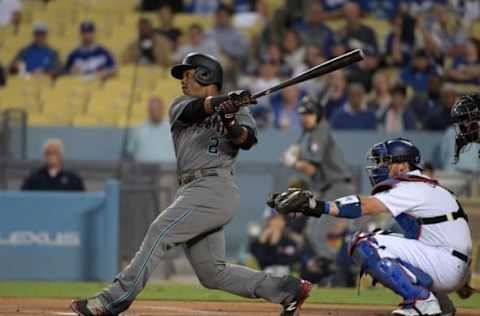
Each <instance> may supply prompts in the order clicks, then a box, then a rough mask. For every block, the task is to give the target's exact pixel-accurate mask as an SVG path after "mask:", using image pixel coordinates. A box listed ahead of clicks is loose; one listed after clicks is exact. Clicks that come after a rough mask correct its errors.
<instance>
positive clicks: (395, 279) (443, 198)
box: [269, 138, 472, 316]
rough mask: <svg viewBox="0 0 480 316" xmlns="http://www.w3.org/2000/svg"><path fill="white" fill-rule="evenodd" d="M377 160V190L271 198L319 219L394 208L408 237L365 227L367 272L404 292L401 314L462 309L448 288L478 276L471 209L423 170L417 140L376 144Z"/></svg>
mask: <svg viewBox="0 0 480 316" xmlns="http://www.w3.org/2000/svg"><path fill="white" fill-rule="evenodd" d="M369 158H370V159H371V160H372V161H374V162H375V165H374V166H371V167H369V168H367V170H368V172H369V176H370V180H371V181H372V184H374V185H375V186H374V187H373V190H372V195H371V196H364V197H360V196H356V195H350V196H346V197H343V198H340V199H337V200H335V201H333V202H330V201H320V200H316V199H315V198H314V196H313V194H312V193H311V192H309V191H305V190H289V191H286V192H283V193H281V194H273V195H272V198H271V199H270V200H269V204H271V205H274V206H275V207H276V209H277V210H278V211H279V212H281V213H283V214H287V213H293V212H298V211H299V212H301V213H303V214H305V215H309V216H316V217H320V216H322V215H323V214H328V215H331V216H336V217H344V218H358V217H360V216H362V215H375V214H379V213H385V212H389V213H391V214H392V216H394V217H395V220H396V221H397V223H398V224H399V225H400V226H401V227H402V229H403V231H404V235H403V236H402V235H399V234H393V233H388V232H383V231H376V232H372V233H357V234H356V236H355V237H354V238H353V240H352V242H351V245H350V254H351V255H352V256H353V258H354V260H356V261H357V262H358V263H359V264H360V266H361V268H362V270H363V271H364V272H365V273H367V274H369V275H371V276H372V278H373V279H374V280H375V281H377V282H380V283H381V284H383V285H384V286H386V287H388V288H390V289H391V290H393V291H394V292H395V293H397V294H398V295H400V296H402V297H403V299H404V302H403V303H402V304H401V307H400V308H399V309H397V310H395V311H394V312H393V314H394V315H400V316H417V315H424V316H426V315H439V314H441V313H444V314H447V313H454V311H455V308H454V306H453V304H452V303H451V301H450V300H449V299H448V296H447V294H448V293H449V292H452V291H456V290H459V289H461V288H463V287H465V286H466V284H467V282H468V279H469V276H470V271H469V267H470V262H471V255H472V240H471V234H470V229H469V227H468V217H467V215H466V214H465V213H464V211H463V209H462V206H461V205H460V204H459V203H458V201H457V200H456V198H455V196H454V195H453V194H452V193H451V192H450V191H448V190H447V189H445V188H444V187H442V186H441V185H440V184H439V183H438V182H437V181H436V180H433V179H431V178H429V177H427V176H426V175H424V174H423V173H422V171H421V168H420V167H419V164H420V151H419V150H418V148H417V147H416V146H415V145H414V144H413V143H412V142H410V141H409V140H407V139H405V138H395V139H391V140H388V141H386V142H384V143H379V144H376V145H374V146H373V147H372V148H371V150H370V152H369ZM439 301H440V302H439ZM447 305H448V306H447ZM440 306H442V307H443V308H442V309H443V310H442V309H441V307H440ZM448 309H449V310H448Z"/></svg>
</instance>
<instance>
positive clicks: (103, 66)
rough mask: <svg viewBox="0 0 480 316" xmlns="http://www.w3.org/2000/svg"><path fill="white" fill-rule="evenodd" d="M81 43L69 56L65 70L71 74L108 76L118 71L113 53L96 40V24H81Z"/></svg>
mask: <svg viewBox="0 0 480 316" xmlns="http://www.w3.org/2000/svg"><path fill="white" fill-rule="evenodd" d="M80 35H81V43H80V46H79V47H77V48H76V49H74V50H73V51H72V52H71V53H70V54H69V55H68V58H67V63H66V65H65V72H67V73H70V74H78V75H87V76H97V77H99V78H108V77H110V76H112V75H114V74H115V73H116V71H117V69H116V64H115V60H114V58H113V56H112V54H111V53H110V52H109V51H108V50H107V49H106V48H105V47H103V46H102V45H100V44H97V43H96V41H95V24H94V23H93V22H91V21H84V22H82V23H81V24H80Z"/></svg>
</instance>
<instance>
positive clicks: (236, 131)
mask: <svg viewBox="0 0 480 316" xmlns="http://www.w3.org/2000/svg"><path fill="white" fill-rule="evenodd" d="M225 128H226V129H227V131H228V138H230V139H237V138H239V137H240V136H242V131H243V128H242V126H241V125H240V124H238V122H237V120H236V119H235V118H233V119H232V120H229V121H227V122H226V125H225Z"/></svg>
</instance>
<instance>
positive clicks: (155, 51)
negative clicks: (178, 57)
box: [123, 18, 172, 67]
mask: <svg viewBox="0 0 480 316" xmlns="http://www.w3.org/2000/svg"><path fill="white" fill-rule="evenodd" d="M171 55H172V45H171V44H170V41H169V40H168V39H167V38H166V37H165V36H163V35H159V34H156V33H155V30H154V28H153V25H152V23H151V22H150V20H148V19H147V18H141V19H140V20H139V21H138V38H137V39H136V40H134V41H133V42H132V43H131V44H129V45H128V47H127V49H126V50H125V52H124V54H123V62H124V63H125V64H131V63H139V64H156V65H159V66H163V67H168V66H170V64H171V62H170V58H171Z"/></svg>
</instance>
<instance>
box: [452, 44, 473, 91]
mask: <svg viewBox="0 0 480 316" xmlns="http://www.w3.org/2000/svg"><path fill="white" fill-rule="evenodd" d="M479 49H480V42H479V41H478V40H477V39H473V38H472V39H470V40H468V41H467V42H466V43H465V51H464V54H463V56H458V57H456V58H455V59H454V61H453V65H452V69H450V71H448V73H447V76H448V78H449V79H450V80H452V81H455V82H460V83H471V84H477V85H478V84H480V51H479Z"/></svg>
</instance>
